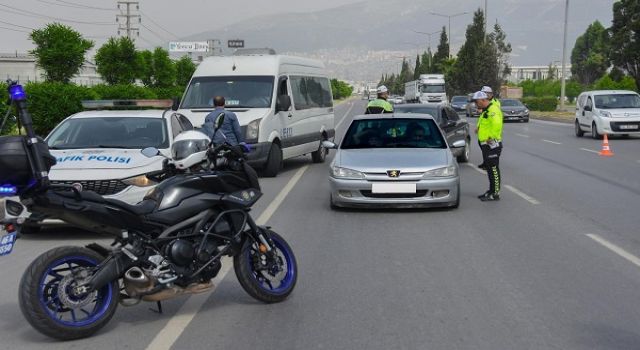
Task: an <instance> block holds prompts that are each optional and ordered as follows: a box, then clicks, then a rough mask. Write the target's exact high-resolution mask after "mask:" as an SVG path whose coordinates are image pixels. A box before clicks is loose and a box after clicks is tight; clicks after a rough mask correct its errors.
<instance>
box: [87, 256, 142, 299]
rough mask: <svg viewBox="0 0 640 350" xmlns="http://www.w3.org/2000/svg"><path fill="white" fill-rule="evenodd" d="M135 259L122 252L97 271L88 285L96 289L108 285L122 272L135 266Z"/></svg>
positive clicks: (91, 288)
mask: <svg viewBox="0 0 640 350" xmlns="http://www.w3.org/2000/svg"><path fill="white" fill-rule="evenodd" d="M134 264H135V260H133V259H131V258H129V257H128V256H127V255H126V254H124V253H122V252H120V253H117V254H115V255H113V257H112V258H111V259H109V260H107V261H106V262H105V263H104V265H102V267H101V268H100V270H98V272H96V273H95V274H94V275H93V276H92V277H91V279H90V280H89V282H88V283H87V287H88V288H89V289H90V290H92V291H94V290H99V289H100V288H102V287H104V286H106V285H107V284H109V283H111V282H112V281H114V280H117V279H118V278H120V276H122V274H123V273H124V272H125V271H127V270H128V269H130V268H131V267H133V265H134Z"/></svg>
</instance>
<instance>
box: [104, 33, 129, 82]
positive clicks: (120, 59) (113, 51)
mask: <svg viewBox="0 0 640 350" xmlns="http://www.w3.org/2000/svg"><path fill="white" fill-rule="evenodd" d="M96 65H97V66H98V69H97V70H98V73H99V74H100V75H101V76H102V78H103V79H104V81H105V82H106V83H107V84H109V85H117V84H132V83H134V82H135V80H136V75H137V74H138V67H137V66H138V64H137V52H136V46H135V44H134V42H133V40H131V39H129V38H127V37H120V38H117V39H116V38H113V37H112V38H109V40H108V41H107V42H106V43H105V44H104V45H102V47H100V48H99V49H98V52H97V53H96Z"/></svg>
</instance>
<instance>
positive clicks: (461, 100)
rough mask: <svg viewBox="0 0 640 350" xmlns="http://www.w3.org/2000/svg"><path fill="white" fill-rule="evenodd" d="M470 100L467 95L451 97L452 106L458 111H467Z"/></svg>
mask: <svg viewBox="0 0 640 350" xmlns="http://www.w3.org/2000/svg"><path fill="white" fill-rule="evenodd" d="M468 102H469V97H467V96H453V97H452V98H451V107H452V108H453V109H454V110H455V111H456V112H458V113H466V111H467V103H468Z"/></svg>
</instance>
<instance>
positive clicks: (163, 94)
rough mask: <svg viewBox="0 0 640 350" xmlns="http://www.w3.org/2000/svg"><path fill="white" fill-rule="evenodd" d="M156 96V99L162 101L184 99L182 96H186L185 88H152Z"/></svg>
mask: <svg viewBox="0 0 640 350" xmlns="http://www.w3.org/2000/svg"><path fill="white" fill-rule="evenodd" d="M150 89H151V90H152V91H153V92H154V93H155V94H156V98H159V99H161V100H166V99H172V98H174V97H180V98H182V94H184V87H183V86H174V87H168V88H150Z"/></svg>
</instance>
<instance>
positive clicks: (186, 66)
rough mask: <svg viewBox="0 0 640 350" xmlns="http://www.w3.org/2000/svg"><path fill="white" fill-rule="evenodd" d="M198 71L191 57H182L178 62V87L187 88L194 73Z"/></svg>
mask: <svg viewBox="0 0 640 350" xmlns="http://www.w3.org/2000/svg"><path fill="white" fill-rule="evenodd" d="M195 71H196V65H195V63H193V61H192V60H191V57H189V56H186V55H185V56H182V58H180V59H179V60H178V61H176V85H178V86H186V85H187V84H188V83H189V80H191V76H192V75H193V72H195Z"/></svg>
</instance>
